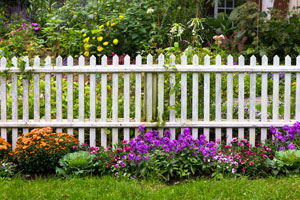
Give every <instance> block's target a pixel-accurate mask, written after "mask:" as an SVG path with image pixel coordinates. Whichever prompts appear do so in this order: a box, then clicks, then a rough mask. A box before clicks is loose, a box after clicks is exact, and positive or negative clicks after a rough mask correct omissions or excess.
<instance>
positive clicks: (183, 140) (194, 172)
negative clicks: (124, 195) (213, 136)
mask: <svg viewBox="0 0 300 200" xmlns="http://www.w3.org/2000/svg"><path fill="white" fill-rule="evenodd" d="M140 131H141V134H140V135H139V136H138V137H137V138H136V139H132V140H131V141H130V143H129V148H130V149H131V150H130V152H129V153H127V155H123V156H121V157H114V162H116V163H113V164H112V165H110V166H108V167H110V168H111V171H113V172H116V173H115V175H118V176H127V177H132V176H133V177H138V178H158V179H160V180H164V181H170V180H174V179H180V178H186V177H190V176H199V175H209V174H210V173H211V171H210V166H211V164H210V163H211V162H212V157H213V156H215V155H216V154H217V149H216V145H215V143H214V142H207V141H206V140H205V136H204V135H201V136H200V139H193V138H192V136H191V133H190V130H189V129H184V132H183V133H182V134H180V135H179V136H178V140H171V139H170V132H169V131H165V132H164V136H163V137H160V136H159V132H158V131H156V130H154V131H149V132H147V133H145V134H142V133H143V128H142V127H140ZM124 148H128V146H127V145H124ZM124 148H123V149H119V151H120V152H122V151H123V152H124V151H125V150H126V149H124ZM117 151H118V149H117Z"/></svg>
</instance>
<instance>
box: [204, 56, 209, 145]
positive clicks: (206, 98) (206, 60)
mask: <svg viewBox="0 0 300 200" xmlns="http://www.w3.org/2000/svg"><path fill="white" fill-rule="evenodd" d="M204 65H205V66H209V65H210V57H209V56H208V55H206V56H205V57H204ZM209 115H210V73H204V121H205V122H209ZM204 135H205V136H206V139H207V140H208V141H209V128H204Z"/></svg>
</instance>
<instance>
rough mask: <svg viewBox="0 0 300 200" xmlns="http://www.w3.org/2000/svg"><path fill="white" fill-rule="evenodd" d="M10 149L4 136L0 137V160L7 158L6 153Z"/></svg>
mask: <svg viewBox="0 0 300 200" xmlns="http://www.w3.org/2000/svg"><path fill="white" fill-rule="evenodd" d="M10 150H11V145H10V144H9V143H8V142H6V140H5V139H4V138H1V137H0V161H1V160H4V159H7V157H8V153H9V152H10Z"/></svg>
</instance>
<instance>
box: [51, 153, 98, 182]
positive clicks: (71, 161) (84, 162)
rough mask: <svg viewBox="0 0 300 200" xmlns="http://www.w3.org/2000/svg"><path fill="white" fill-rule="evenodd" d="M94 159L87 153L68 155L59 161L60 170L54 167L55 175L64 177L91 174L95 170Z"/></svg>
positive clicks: (93, 156)
mask: <svg viewBox="0 0 300 200" xmlns="http://www.w3.org/2000/svg"><path fill="white" fill-rule="evenodd" d="M95 158H96V156H95V155H93V154H90V153H89V152H87V151H79V152H74V153H68V154H66V155H65V156H64V157H63V158H61V159H60V160H59V164H60V166H61V167H62V168H59V167H56V173H57V174H59V175H63V176H65V177H69V176H72V175H76V176H77V175H79V176H80V175H86V174H89V173H92V172H93V171H94V170H95V162H94V161H95Z"/></svg>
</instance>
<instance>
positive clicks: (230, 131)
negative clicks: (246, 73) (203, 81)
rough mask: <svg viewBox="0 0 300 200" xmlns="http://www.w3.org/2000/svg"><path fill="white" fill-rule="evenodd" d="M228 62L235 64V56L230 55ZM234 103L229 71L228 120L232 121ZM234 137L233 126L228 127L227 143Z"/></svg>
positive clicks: (231, 75) (230, 64) (231, 79)
mask: <svg viewBox="0 0 300 200" xmlns="http://www.w3.org/2000/svg"><path fill="white" fill-rule="evenodd" d="M227 64H228V65H229V66H232V65H233V57H232V56H231V55H230V56H228V58H227ZM232 105H233V74H232V73H227V121H228V122H229V123H230V122H231V121H232ZM231 139H232V128H227V129H226V143H227V144H229V143H230V141H231Z"/></svg>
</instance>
